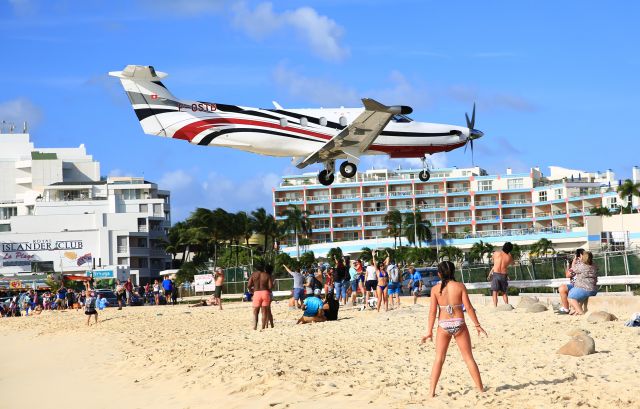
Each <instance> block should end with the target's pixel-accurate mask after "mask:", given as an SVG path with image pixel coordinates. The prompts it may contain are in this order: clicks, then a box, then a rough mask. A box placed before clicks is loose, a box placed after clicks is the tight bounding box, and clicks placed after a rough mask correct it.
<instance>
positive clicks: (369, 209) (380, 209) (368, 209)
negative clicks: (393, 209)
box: [364, 206, 387, 212]
mask: <svg viewBox="0 0 640 409" xmlns="http://www.w3.org/2000/svg"><path fill="white" fill-rule="evenodd" d="M364 211H365V212H386V211H387V207H386V206H382V207H365V208H364Z"/></svg>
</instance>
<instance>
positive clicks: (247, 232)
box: [235, 212, 254, 247]
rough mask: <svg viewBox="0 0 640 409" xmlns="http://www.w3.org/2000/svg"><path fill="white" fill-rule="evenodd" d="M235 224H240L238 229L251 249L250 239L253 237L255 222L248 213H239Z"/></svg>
mask: <svg viewBox="0 0 640 409" xmlns="http://www.w3.org/2000/svg"><path fill="white" fill-rule="evenodd" d="M235 222H236V223H238V225H239V226H238V228H239V230H240V232H241V235H242V237H243V238H244V244H245V245H246V246H247V247H249V239H250V238H251V236H253V233H254V230H253V226H254V224H253V221H252V220H251V217H249V215H248V214H247V212H238V213H236V218H235Z"/></svg>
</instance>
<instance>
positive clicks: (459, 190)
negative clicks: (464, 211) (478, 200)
mask: <svg viewBox="0 0 640 409" xmlns="http://www.w3.org/2000/svg"><path fill="white" fill-rule="evenodd" d="M465 192H469V187H468V186H467V187H450V188H447V193H465Z"/></svg>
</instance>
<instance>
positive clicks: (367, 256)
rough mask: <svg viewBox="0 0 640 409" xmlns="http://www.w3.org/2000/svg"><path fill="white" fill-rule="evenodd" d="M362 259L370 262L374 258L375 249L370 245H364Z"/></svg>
mask: <svg viewBox="0 0 640 409" xmlns="http://www.w3.org/2000/svg"><path fill="white" fill-rule="evenodd" d="M360 251H361V253H360V259H361V260H362V261H364V262H367V263H370V262H371V260H373V250H371V249H370V248H369V247H363V248H361V249H360Z"/></svg>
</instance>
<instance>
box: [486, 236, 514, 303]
mask: <svg viewBox="0 0 640 409" xmlns="http://www.w3.org/2000/svg"><path fill="white" fill-rule="evenodd" d="M511 250H513V244H511V242H506V243H504V245H503V246H502V250H498V251H494V252H493V267H492V268H491V271H490V272H489V277H491V295H492V296H493V306H494V307H497V306H498V293H499V292H501V293H502V299H503V300H504V303H505V304H509V297H508V296H507V287H508V286H509V276H508V275H507V271H508V270H507V269H508V268H509V266H510V265H512V264H513V257H511V254H510V253H511ZM487 278H488V277H487Z"/></svg>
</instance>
